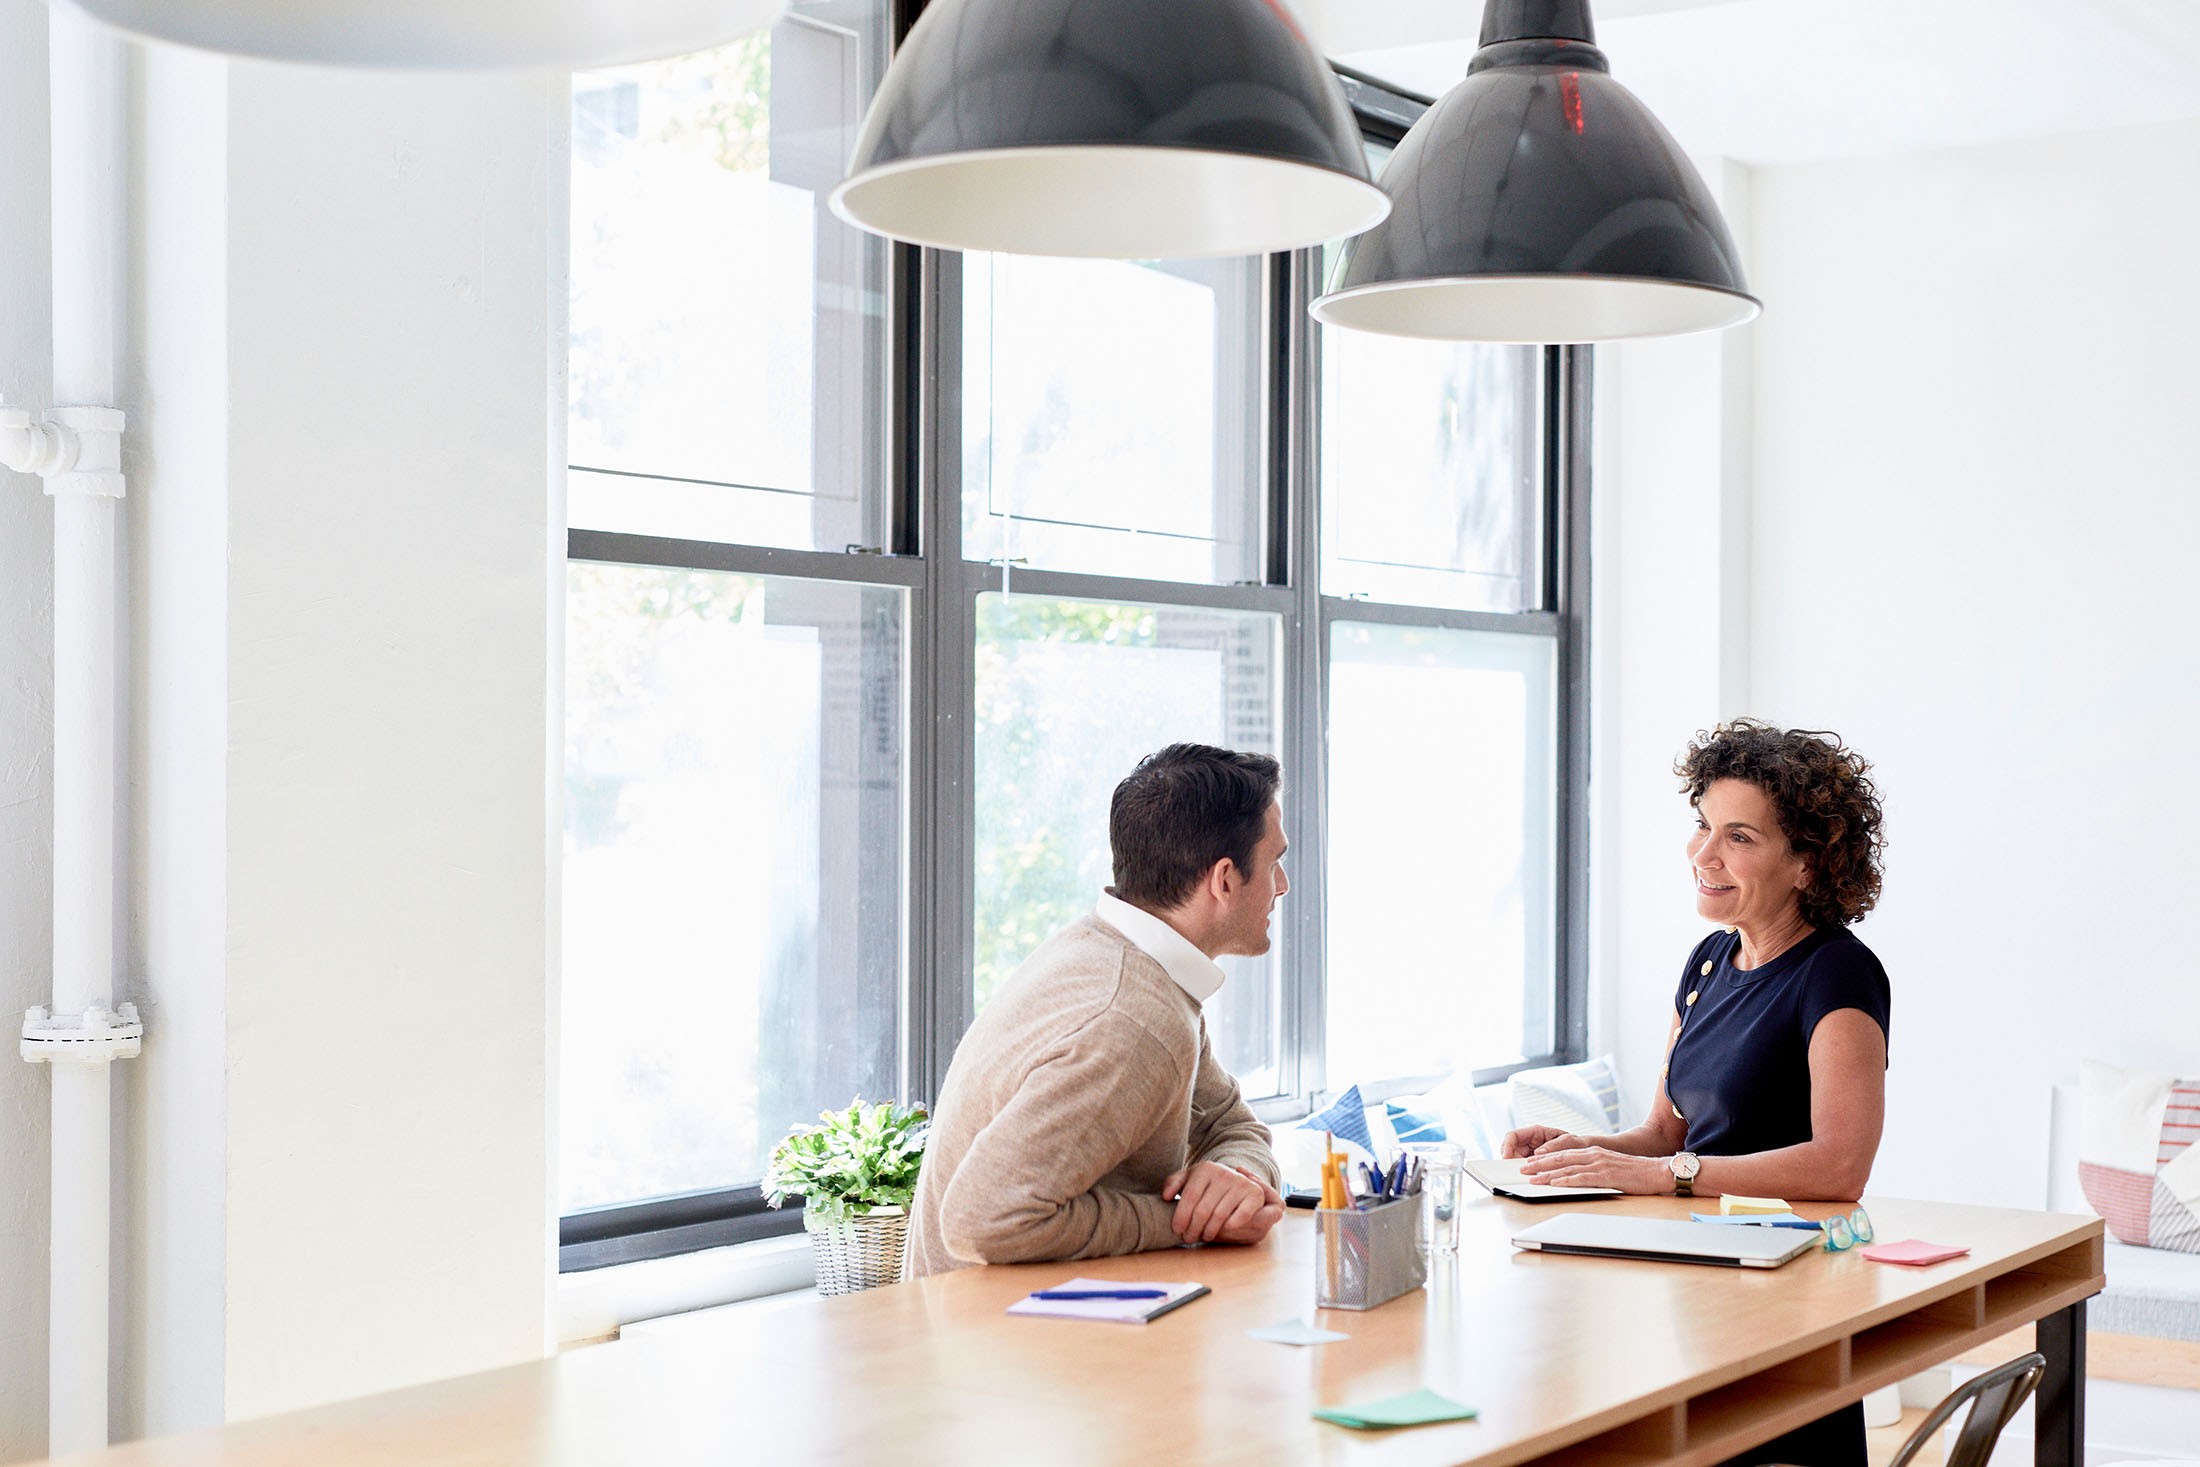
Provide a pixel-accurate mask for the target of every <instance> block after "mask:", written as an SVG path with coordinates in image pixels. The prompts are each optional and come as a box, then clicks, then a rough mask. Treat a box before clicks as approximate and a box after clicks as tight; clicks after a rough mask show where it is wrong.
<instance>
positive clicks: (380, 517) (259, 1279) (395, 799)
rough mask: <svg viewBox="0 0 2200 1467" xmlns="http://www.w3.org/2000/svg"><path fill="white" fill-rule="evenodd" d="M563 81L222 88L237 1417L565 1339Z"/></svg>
mask: <svg viewBox="0 0 2200 1467" xmlns="http://www.w3.org/2000/svg"><path fill="white" fill-rule="evenodd" d="M561 83H562V78H557V79H555V80H554V81H553V80H552V79H547V78H521V79H511V78H502V79H449V78H397V79H392V78H378V77H365V76H359V75H354V74H339V73H331V72H316V71H313V70H309V69H305V68H290V67H276V66H255V65H246V64H238V65H235V66H233V67H232V68H231V82H230V109H231V110H230V166H229V190H230V199H231V208H230V215H229V228H230V278H229V303H230V308H229V331H228V345H229V372H230V403H229V410H230V423H229V458H230V463H229V497H230V518H229V524H230V536H229V564H230V584H229V603H228V616H229V631H228V638H227V645H228V649H229V679H230V685H229V738H228V758H229V769H228V774H229V798H228V806H227V811H226V818H227V820H228V844H229V853H230V855H229V936H228V959H229V981H228V988H227V1020H228V1023H227V1028H228V1035H229V1097H228V1103H229V1129H228V1142H229V1149H228V1179H229V1214H228V1240H229V1274H228V1308H229V1331H228V1336H229V1350H228V1372H229V1379H228V1382H227V1387H226V1397H227V1402H228V1410H229V1414H230V1415H231V1416H233V1417H234V1416H242V1415H253V1414H258V1413H260V1412H264V1411H271V1410H278V1409H283V1408H285V1407H289V1406H294V1405H298V1404H302V1403H305V1402H308V1401H316V1400H326V1399H332V1398H336V1397H340V1396H345V1395H355V1394H358V1393H360V1392H362V1391H366V1390H373V1389H381V1388H384V1387H389V1386H396V1385H401V1384H406V1383H409V1382H413V1381H421V1380H430V1379H435V1378H437V1377H441V1376H446V1375H452V1374H456V1373H458V1372H461V1371H464V1370H468V1369H478V1368H481V1367H483V1366H486V1365H490V1364H496V1363H502V1362H505V1361H510V1360H517V1359H523V1358H529V1357H532V1356H535V1355H539V1354H540V1353H541V1351H542V1348H543V1343H544V1340H545V1338H546V1335H547V1332H548V1322H547V1321H548V1313H547V1285H548V1281H549V1277H550V1261H549V1259H548V1257H547V1256H546V1253H545V1250H544V1246H543V1245H544V1242H545V1234H544V1229H543V1210H542V1209H543V1203H544V1199H545V1197H546V1196H547V1186H546V1182H545V1175H546V1171H547V1168H548V1164H549V1163H548V1141H547V1125H546V1116H547V1102H546V1081H545V1076H544V1033H545V1025H546V1023H547V1017H546V1016H547V1012H548V1005H549V992H548V986H547V984H546V983H545V980H544V974H545V970H546V937H547V933H546V924H545V920H544V900H545V892H546V889H547V879H546V875H545V871H546V864H547V861H548V853H547V850H546V848H545V846H544V842H543V820H542V810H543V800H544V792H545V789H546V788H547V779H546V774H545V769H544V759H545V753H546V746H545V741H544V735H543V729H544V724H545V719H546V717H547V713H546V705H547V698H548V690H549V674H548V661H547V659H548V636H549V627H548V618H547V617H546V616H545V614H544V610H545V606H546V604H547V599H548V598H547V596H546V593H545V588H544V578H545V576H546V574H547V570H548V565H549V560H548V557H547V556H546V555H545V551H544V547H545V545H546V544H547V543H548V541H549V540H550V537H551V535H552V526H551V524H550V519H549V504H550V501H549V489H548V477H549V476H548V474H547V473H546V471H545V468H546V463H547V461H548V458H549V452H548V446H547V445H548V437H549V431H550V430H549V420H550V400H549V399H550V394H549V389H548V378H549V372H550V342H549V334H548V326H547V322H546V321H545V319H544V314H545V313H544V299H545V295H546V280H547V277H548V272H549V264H548V260H549V245H548V241H549V237H550V235H551V233H552V230H553V222H552V220H551V219H550V218H549V216H548V210H547V208H546V201H547V198H548V196H549V194H550V191H551V189H552V182H551V180H552V170H554V169H561V168H562V167H563V158H562V153H560V152H559V151H558V150H554V149H552V148H550V147H549V146H547V138H548V137H550V136H553V135H556V136H562V134H563V129H564V106H565V103H564V97H565V91H564V88H563V86H562V84H561ZM553 118H554V119H555V123H556V132H555V133H554V134H553V132H552V119H553ZM558 196H559V197H562V196H563V194H562V186H560V187H559V189H558ZM559 529H560V530H561V531H562V526H561V527H559Z"/></svg>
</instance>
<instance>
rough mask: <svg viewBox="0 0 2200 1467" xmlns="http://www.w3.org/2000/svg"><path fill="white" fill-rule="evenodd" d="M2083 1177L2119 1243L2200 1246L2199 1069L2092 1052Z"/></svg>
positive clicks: (2081, 1093)
mask: <svg viewBox="0 0 2200 1467" xmlns="http://www.w3.org/2000/svg"><path fill="white" fill-rule="evenodd" d="M2078 1117H2079V1120H2078V1124H2079V1128H2080V1141H2079V1148H2078V1185H2079V1186H2081V1187H2083V1188H2084V1189H2085V1200H2086V1201H2087V1202H2088V1203H2089V1204H2091V1206H2092V1208H2093V1210H2094V1211H2095V1212H2097V1213H2099V1214H2100V1215H2101V1218H2102V1220H2103V1221H2105V1222H2106V1223H2107V1224H2108V1230H2109V1232H2110V1233H2111V1234H2113V1235H2114V1236H2115V1238H2116V1241H2118V1242H2119V1243H2129V1244H2132V1245H2134V1246H2136V1247H2142V1248H2165V1249H2171V1250H2174V1251H2176V1252H2180V1253H2200V1147H2195V1146H2194V1145H2193V1144H2192V1143H2193V1142H2194V1141H2195V1140H2200V1077H2190V1076H2177V1075H2166V1074H2161V1073H2158V1072H2156V1071H2151V1070H2126V1069H2122V1068H2120V1067H2118V1066H2115V1065H2109V1064H2103V1063H2101V1062H2100V1061H2098V1060H2087V1061H2086V1062H2085V1064H2084V1066H2083V1067H2082V1069H2081V1071H2080V1074H2079V1082H2078Z"/></svg>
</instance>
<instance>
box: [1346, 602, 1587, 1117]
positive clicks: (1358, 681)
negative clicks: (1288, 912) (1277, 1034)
mask: <svg viewBox="0 0 2200 1467" xmlns="http://www.w3.org/2000/svg"><path fill="white" fill-rule="evenodd" d="M1330 658H1331V661H1330V669H1329V863H1328V867H1327V870H1328V875H1329V891H1328V896H1329V907H1328V911H1327V917H1328V931H1329V964H1328V969H1329V1076H1330V1079H1331V1082H1332V1083H1334V1084H1338V1085H1344V1084H1349V1083H1352V1082H1355V1081H1358V1080H1363V1079H1370V1078H1381V1077H1385V1076H1402V1075H1413V1074H1425V1073H1434V1072H1438V1071H1444V1070H1460V1069H1479V1068H1485V1067H1489V1066H1494V1065H1501V1064H1506V1063H1509V1062H1513V1061H1517V1060H1519V1059H1522V1058H1525V1057H1528V1056H1531V1055H1538V1054H1547V1053H1549V1052H1550V1048H1551V1037H1552V1025H1551V996H1552V992H1553V987H1554V984H1555V982H1556V971H1557V970H1556V958H1555V948H1554V942H1553V931H1554V927H1555V915H1556V912H1555V907H1556V901H1555V895H1554V891H1555V888H1554V882H1553V868H1554V864H1555V858H1554V852H1555V850H1556V840H1557V830H1556V817H1557V810H1556V805H1557V789H1556V784H1555V778H1556V747H1557V746H1556V733H1555V728H1556V725H1555V719H1554V713H1555V687H1556V669H1557V650H1556V644H1555V643H1553V642H1551V641H1549V640H1546V639H1542V638H1533V637H1512V636H1503V635H1499V634H1496V633H1490V632H1463V631H1449V630H1444V629H1441V628H1433V627H1397V626H1377V625H1372V624H1369V623H1364V622H1338V623H1336V624H1335V625H1333V627H1332V628H1331V636H1330Z"/></svg>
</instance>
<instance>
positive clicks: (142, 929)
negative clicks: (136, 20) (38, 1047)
mask: <svg viewBox="0 0 2200 1467" xmlns="http://www.w3.org/2000/svg"><path fill="white" fill-rule="evenodd" d="M138 74H139V77H140V87H141V95H140V101H139V108H138V110H139V116H138V119H137V125H136V126H135V127H134V128H133V130H132V146H133V147H134V148H135V149H137V150H138V152H139V155H140V156H141V157H142V159H143V160H144V161H143V164H142V166H141V167H140V168H139V170H138V171H137V172H138V177H139V179H140V185H139V187H138V189H137V190H135V191H134V192H133V196H132V198H131V201H130V210H131V215H132V228H131V230H130V237H131V253H130V258H129V261H128V267H129V277H130V280H131V282H132V290H131V298H130V303H129V312H128V317H127V319H128V320H129V322H130V323H131V326H132V330H133V335H134V342H133V350H132V351H131V352H130V353H129V357H128V360H129V364H130V378H129V382H128V385H127V387H126V389H125V390H126V391H127V392H128V394H129V396H130V399H131V402H130V411H131V431H130V433H129V435H128V438H127V442H128V444H129V453H128V460H127V464H126V467H127V469H128V471H129V475H130V495H129V499H128V501H127V506H128V509H129V513H130V517H129V531H128V533H129V537H130V543H131V546H132V548H133V554H132V556H131V564H132V574H131V578H130V611H131V617H130V639H131V643H132V646H133V649H134V654H135V655H134V656H133V657H132V658H131V686H130V693H129V700H128V701H129V707H130V712H131V719H130V731H129V747H130V749H131V771H130V775H131V777H130V802H129V803H130V837H129V839H130V857H131V859H130V863H129V868H128V869H129V884H130V898H131V899H130V933H129V949H128V959H127V963H128V969H127V971H128V973H129V975H130V977H131V985H130V986H131V991H132V994H133V996H134V997H135V999H136V1001H137V1004H138V1009H139V1012H140V1013H141V1014H142V1015H143V1016H144V1018H145V1022H146V1037H145V1049H144V1053H143V1054H142V1055H141V1056H140V1057H139V1058H138V1059H136V1060H134V1061H132V1062H130V1063H129V1064H128V1065H126V1066H124V1068H123V1079H124V1082H125V1084H126V1086H127V1087H128V1088H127V1090H126V1106H127V1111H126V1114H127V1116H128V1120H127V1122H126V1129H125V1132H124V1151H123V1165H122V1168H121V1171H122V1177H123V1183H122V1186H121V1189H120V1196H119V1197H118V1199H117V1205H116V1207H115V1209H114V1215H115V1218H116V1221H117V1224H118V1226H119V1227H120V1229H121V1232H122V1242H123V1248H124V1257H123V1262H122V1264H121V1266H120V1267H118V1268H117V1270H116V1272H115V1290H116V1294H117V1297H118V1299H119V1300H120V1301H121V1303H122V1306H123V1309H124V1314H123V1318H122V1320H121V1321H120V1323H119V1325H118V1327H117V1329H116V1331H115V1338H116V1340H117V1343H118V1346H119V1354H120V1357H121V1358H120V1361H119V1368H118V1369H117V1371H116V1372H115V1375H114V1378H113V1381H112V1385H111V1389H110V1392H109V1404H110V1406H111V1408H112V1409H111V1412H110V1415H111V1417H112V1423H113V1428H114V1434H115V1435H116V1436H118V1437H132V1436H142V1435H147V1434H158V1433H162V1432H169V1431H179V1430H185V1429H189V1428H193V1427H200V1426H209V1425H212V1424H215V1423H217V1422H219V1421H220V1420H221V1419H222V1383H223V1377H224V1372H223V1358H224V1352H223V1350H222V1349H221V1348H219V1342H220V1341H221V1340H222V1339H223V1338H224V1329H225V1322H226V1312H227V1311H226V1306H225V1302H224V1295H225V1281H226V1279H227V1277H228V1268H227V1262H228V1244H227V1240H226V1215H227V1203H228V1188H227V1187H226V1186H225V1185H224V1180H223V1179H224V1177H225V1175H226V1172H227V1153H228V1129H229V1126H228V1122H229V1116H228V1077H227V1071H228V1063H229V1042H228V1031H227V1024H226V1006H225V987H226V983H227V975H228V965H227V952H228V945H229V937H228V921H229V869H228V851H229V842H228V829H227V823H226V804H227V797H228V769H227V752H228V751H227V741H228V701H229V662H228V646H229V641H228V638H229V618H228V586H229V550H228V547H229V540H230V516H229V436H230V435H229V412H228V402H229V368H228V360H229V348H228V334H227V328H226V323H227V320H228V314H229V254H228V228H227V213H228V210H227V198H226V193H225V190H223V189H222V188H221V187H218V186H214V187H210V186H209V184H210V183H214V182H216V181H218V180H221V179H223V178H224V177H225V176H226V172H227V157H228V149H229V108H228V86H229V81H228V78H229V68H228V66H227V65H226V64H225V63H223V62H222V61H221V60H219V59H218V58H216V57H213V56H207V55H201V54H198V53H195V52H189V51H184V50H180V49H177V48H174V47H165V46H163V47H150V48H147V49H145V50H144V51H143V52H142V53H141V55H140V57H139V67H138Z"/></svg>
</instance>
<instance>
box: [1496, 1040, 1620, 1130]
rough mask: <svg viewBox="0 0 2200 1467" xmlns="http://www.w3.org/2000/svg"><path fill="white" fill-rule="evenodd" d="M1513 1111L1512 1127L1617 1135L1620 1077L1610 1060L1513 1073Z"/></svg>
mask: <svg viewBox="0 0 2200 1467" xmlns="http://www.w3.org/2000/svg"><path fill="white" fill-rule="evenodd" d="M1511 1088H1512V1112H1513V1124H1514V1125H1516V1126H1552V1127H1555V1128H1557V1129H1558V1130H1561V1131H1574V1132H1585V1133H1588V1134H1591V1135H1597V1134H1609V1133H1611V1132H1615V1131H1617V1130H1619V1128H1620V1125H1619V1074H1618V1072H1617V1071H1616V1070H1615V1069H1614V1068H1613V1066H1612V1057H1611V1056H1610V1055H1608V1054H1607V1055H1600V1056H1598V1057H1597V1058H1595V1059H1593V1060H1583V1061H1582V1062H1581V1063H1580V1064H1578V1065H1548V1066H1545V1067H1543V1068H1541V1069H1534V1070H1515V1071H1514V1072H1513V1077H1512V1087H1511Z"/></svg>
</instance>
